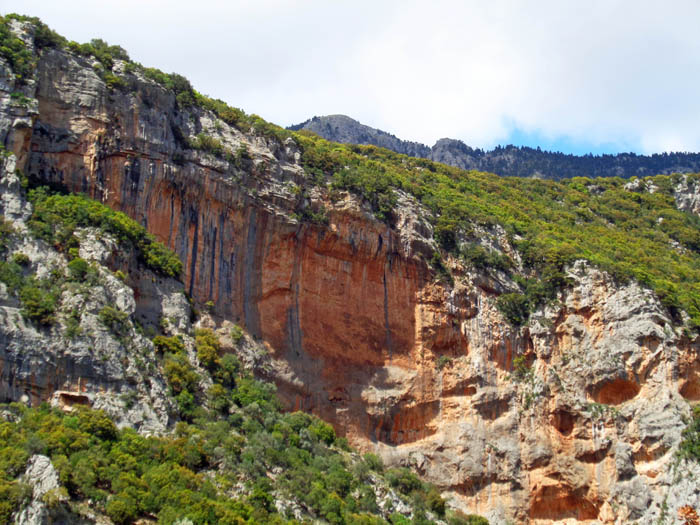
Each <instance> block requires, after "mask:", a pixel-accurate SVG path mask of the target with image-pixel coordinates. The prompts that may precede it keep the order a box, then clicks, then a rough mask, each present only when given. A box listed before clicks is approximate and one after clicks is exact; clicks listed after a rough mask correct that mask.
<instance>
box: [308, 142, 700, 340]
mask: <svg viewBox="0 0 700 525" xmlns="http://www.w3.org/2000/svg"><path fill="white" fill-rule="evenodd" d="M295 138H296V139H297V141H298V142H299V144H300V146H301V147H302V149H303V155H302V162H304V166H305V168H306V169H307V171H308V172H309V173H310V175H313V176H314V178H315V179H317V178H318V174H319V173H322V174H324V175H326V176H327V177H328V186H329V187H330V189H331V191H332V190H333V189H334V188H337V189H344V190H349V191H352V192H354V193H356V194H358V195H360V196H362V197H364V198H366V199H367V201H368V202H369V203H370V204H371V206H372V208H373V210H375V213H376V214H377V216H378V217H379V218H382V219H386V220H390V219H391V214H392V210H393V207H394V203H395V198H396V197H395V190H396V189H401V190H403V191H405V192H407V193H409V194H411V195H413V196H414V197H415V198H416V199H418V200H419V201H420V202H421V203H422V204H423V205H425V206H426V208H428V209H429V210H430V211H431V212H432V215H433V223H434V231H435V238H436V240H437V241H438V242H439V244H440V245H441V247H442V248H443V249H444V250H445V251H447V252H452V253H453V254H454V255H456V256H459V255H460V250H462V249H463V246H460V245H459V242H458V241H459V240H460V239H462V238H470V237H471V236H472V235H473V234H474V228H475V226H485V227H490V226H493V225H500V226H501V227H503V228H504V230H505V232H506V234H507V235H508V237H509V240H510V241H511V243H512V244H513V246H514V247H515V248H516V249H517V250H518V251H519V253H520V255H521V257H522V260H523V263H524V266H525V269H526V274H528V273H529V276H532V277H535V278H536V281H533V282H528V281H527V280H524V281H522V288H523V296H524V297H523V299H520V300H519V302H520V303H521V304H520V306H519V307H518V308H520V309H521V310H522V312H525V313H526V312H528V311H529V310H530V309H531V307H532V306H533V305H537V304H541V302H542V301H543V300H545V299H547V298H551V297H552V295H553V291H554V292H555V291H556V288H557V287H559V286H561V285H562V284H564V280H563V279H564V276H563V274H562V270H563V268H564V267H565V266H566V265H567V264H570V263H571V262H573V261H575V260H576V259H586V260H588V261H590V262H592V263H593V264H594V265H596V266H598V267H599V268H601V269H603V270H606V271H607V272H609V273H610V274H611V275H612V276H613V277H615V278H617V279H619V280H621V281H626V280H629V279H636V280H637V281H639V282H640V283H642V284H643V285H646V286H648V287H650V288H651V289H653V290H654V291H655V292H656V293H657V294H658V296H659V297H660V298H661V300H662V301H663V303H664V304H665V305H666V306H667V307H669V309H670V310H671V312H672V313H674V314H677V313H678V312H679V310H684V311H686V312H687V313H688V314H689V315H690V317H691V322H692V324H693V325H694V326H699V325H700V219H699V218H698V217H696V216H694V215H691V214H689V213H685V212H682V211H679V210H678V209H677V208H676V206H675V202H674V198H673V187H674V185H675V184H677V183H678V182H680V180H681V177H683V176H682V175H674V176H662V175H659V176H656V177H649V178H647V179H645V181H646V182H647V183H649V184H652V185H653V186H654V188H655V191H653V192H649V191H630V190H627V189H625V187H624V186H625V184H626V182H627V181H624V180H622V179H619V178H601V179H588V178H574V179H570V180H566V181H559V182H555V181H550V180H532V179H520V178H505V177H499V176H497V175H493V174H490V173H480V172H474V171H469V172H467V171H463V170H459V169H457V168H452V167H449V166H446V165H443V164H437V163H434V162H431V161H428V160H425V159H418V158H413V157H407V156H404V155H399V154H397V153H393V152H391V151H389V150H386V149H382V148H377V147H374V146H357V145H344V144H338V143H332V142H328V141H326V140H324V139H321V138H320V137H318V136H316V135H313V134H310V133H304V132H302V133H298V134H296V136H295ZM688 177H690V178H691V179H694V180H698V176H697V175H691V176H688ZM499 264H503V265H505V264H504V262H499ZM537 283H540V284H537ZM538 288H539V289H538ZM515 318H517V315H516V316H515ZM516 324H517V323H516Z"/></svg>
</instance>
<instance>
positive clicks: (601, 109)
mask: <svg viewBox="0 0 700 525" xmlns="http://www.w3.org/2000/svg"><path fill="white" fill-rule="evenodd" d="M0 9H1V10H2V11H3V12H9V11H13V10H17V9H21V10H22V11H23V13H25V14H30V15H36V16H39V17H41V18H42V19H43V20H44V21H45V22H46V23H48V24H49V25H50V26H52V27H54V28H55V29H56V30H58V31H59V32H61V33H62V34H64V35H65V36H67V37H68V38H72V39H75V40H80V41H85V40H88V39H90V38H93V37H102V38H104V39H105V40H108V41H109V42H110V43H116V44H120V45H122V46H123V47H124V48H126V49H127V50H128V51H129V52H130V53H131V55H132V57H133V58H135V59H136V60H139V61H141V62H143V63H144V64H146V65H152V66H156V67H159V68H161V69H163V70H166V71H177V72H180V73H183V74H185V75H186V76H187V77H188V78H190V79H191V80H192V82H193V84H194V85H195V86H196V87H197V89H199V90H200V91H203V92H206V93H208V94H210V95H212V96H216V97H219V98H222V99H224V100H226V101H227V102H229V103H231V104H232V105H236V106H240V107H242V108H243V109H244V110H246V111H249V112H255V113H259V114H260V115H262V116H263V117H265V118H267V119H269V120H272V121H273V122H276V123H278V124H281V125H287V124H291V123H295V122H299V121H301V120H304V119H306V118H308V117H310V116H313V115H321V114H328V113H346V114H348V115H350V116H353V117H355V118H357V119H359V120H361V121H363V122H365V123H367V124H369V125H373V126H376V127H380V128H382V129H386V130H387V131H390V132H393V133H394V134H396V135H398V136H400V137H402V138H406V139H411V140H420V141H422V142H425V143H428V144H432V143H433V142H434V141H435V140H436V139H438V138H440V137H443V136H451V137H455V138H461V139H463V140H464V141H465V142H467V143H468V144H471V145H474V146H482V147H485V146H492V145H494V144H496V143H499V142H503V141H505V140H507V138H508V134H509V132H510V131H511V129H512V126H517V127H518V128H519V129H521V130H524V131H526V132H529V133H537V134H539V135H540V136H544V137H551V138H553V139H556V137H558V136H566V137H569V138H570V139H572V140H574V141H576V140H578V141H581V142H583V143H587V144H602V143H612V144H619V145H620V147H623V145H624V147H628V145H630V144H637V149H639V150H640V151H645V152H650V151H661V150H667V149H683V150H694V151H698V150H700V126H698V124H697V122H698V120H700V119H699V117H700V97H697V95H696V89H697V88H696V86H697V85H698V81H699V80H700V32H698V31H697V28H696V25H697V21H698V20H700V3H698V2H697V1H695V0H675V1H669V2H665V3H663V4H662V3H661V2H656V1H648V0H637V1H613V0H605V1H603V0H593V1H589V2H574V1H562V0H558V1H553V0H551V1H550V0H542V1H538V2H532V1H525V0H522V1H516V0H513V1H507V2H506V1H502V2H497V1H493V2H482V1H471V2H463V1H440V0H436V1H433V2H430V3H427V2H423V1H417V0H405V1H398V0H388V1H385V2H376V1H375V2H370V1H366V0H362V1H353V2H350V1H337V2H328V1H327V0H326V1H323V0H302V1H297V2H292V1H283V0H257V1H252V0H250V1H231V2H229V1H211V0H201V1H200V2H179V1H165V0H145V1H140V2H136V1H134V0H125V1H121V2H113V3H105V4H103V5H99V6H98V5H97V3H96V2H93V1H90V2H88V1H86V0H64V1H62V2H46V1H38V0H25V1H24V2H23V3H22V4H21V5H18V4H17V3H16V2H10V1H9V0H0Z"/></svg>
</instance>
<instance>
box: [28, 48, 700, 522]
mask: <svg viewBox="0 0 700 525" xmlns="http://www.w3.org/2000/svg"><path fill="white" fill-rule="evenodd" d="M51 53H53V52H51ZM49 59H50V62H49V61H48V60H49ZM38 78H39V81H38V90H37V98H38V100H39V115H38V117H37V118H36V121H35V125H34V128H33V132H32V135H31V140H30V141H27V140H25V141H18V142H17V144H18V145H17V148H18V149H19V150H21V151H18V154H19V158H23V159H26V161H25V171H26V172H27V173H28V174H30V175H31V176H34V177H37V178H38V179H40V180H43V181H45V182H51V183H60V184H62V185H64V186H66V187H67V188H69V189H70V190H71V191H75V192H84V193H86V194H88V195H90V196H92V197H93V198H96V199H98V200H100V201H102V202H104V203H106V204H108V205H109V206H111V207H112V208H114V209H117V210H121V211H124V212H125V213H127V214H128V215H130V216H131V217H133V218H135V219H136V220H138V221H140V222H141V223H142V224H144V225H145V226H146V227H147V228H148V230H149V231H150V232H152V233H153V234H154V235H155V236H156V237H157V238H158V239H159V240H161V241H163V242H164V243H165V244H166V245H168V246H169V247H170V248H172V249H173V250H174V251H175V252H176V253H177V254H178V255H179V256H180V258H181V259H182V261H183V262H184V265H185V273H184V276H183V277H184V282H185V286H186V289H187V290H188V291H189V293H190V294H191V295H192V296H193V297H194V298H195V300H196V301H198V302H199V303H200V304H203V303H205V302H208V301H213V303H214V304H215V311H216V314H217V315H218V316H219V317H221V318H224V319H228V320H230V321H232V322H235V323H240V324H241V325H243V326H245V328H246V329H247V331H248V332H250V333H251V334H252V335H253V336H254V337H256V338H258V339H261V340H263V341H265V342H266V343H268V345H269V348H270V350H271V353H272V360H271V367H270V370H269V374H270V377H271V378H273V379H274V380H275V381H276V382H277V384H278V386H279V391H280V394H281V396H282V398H283V399H284V400H285V401H286V402H287V404H288V407H289V408H290V409H303V410H309V411H314V412H315V413H317V414H319V415H320V416H322V417H323V418H325V419H327V420H328V421H330V422H332V423H333V424H334V426H335V427H336V430H337V431H338V432H339V433H340V434H343V435H346V436H348V438H349V439H350V440H351V442H352V443H353V444H355V445H356V446H358V447H360V448H361V449H363V450H373V451H375V452H377V453H379V454H381V455H382V456H383V457H384V458H385V459H386V460H387V461H388V462H390V463H394V464H407V465H411V466H413V467H415V468H416V469H418V470H419V471H420V472H421V473H422V474H423V475H424V476H425V477H426V478H428V479H429V480H431V481H433V482H435V483H437V484H438V485H439V486H440V487H442V488H443V489H445V491H447V492H446V493H449V494H451V495H452V496H453V503H454V504H455V505H456V506H459V507H462V508H463V509H464V510H466V511H470V512H479V513H482V514H487V515H488V516H490V517H491V518H493V519H494V520H495V521H496V522H498V521H499V520H505V519H514V520H516V521H517V522H521V523H525V522H532V523H560V522H587V521H594V520H598V521H602V522H606V523H613V522H616V521H618V522H619V521H620V520H622V521H626V520H635V519H640V518H641V517H642V516H647V515H652V514H653V513H654V512H656V513H657V515H658V512H660V510H659V509H660V508H661V502H662V501H663V498H664V494H665V491H667V489H668V486H669V485H670V482H669V481H668V480H667V479H666V478H664V476H663V475H659V472H665V468H666V466H667V465H668V463H669V462H670V461H671V459H672V452H673V450H674V447H675V446H676V445H677V443H678V441H679V437H680V430H681V429H682V424H681V420H682V416H683V415H685V414H687V413H688V409H687V406H686V404H685V401H684V398H686V399H689V400H697V399H698V398H700V394H699V392H700V387H699V386H698V385H699V383H698V377H699V376H700V368H699V367H698V366H697V353H694V352H697V350H694V349H695V348H696V346H695V345H694V344H693V343H691V342H689V341H687V340H683V339H682V338H681V337H680V336H679V335H678V334H677V333H676V331H675V327H674V326H673V324H672V322H671V321H670V319H668V316H667V314H666V313H665V311H664V310H663V308H662V307H661V306H660V303H659V302H658V300H656V298H654V297H653V296H651V295H650V294H649V293H648V292H647V291H645V290H643V289H641V288H640V287H638V286H636V285H627V286H625V287H621V286H617V285H616V284H615V283H613V282H612V280H610V279H609V278H608V277H607V276H605V275H604V274H601V273H600V272H596V271H595V270H593V269H591V268H589V267H587V266H586V265H579V266H577V267H575V268H573V269H572V270H571V278H572V279H573V280H574V282H575V285H574V286H572V289H571V290H569V291H567V292H566V293H564V294H562V297H561V298H560V302H559V304H558V305H556V306H551V307H547V308H546V309H543V310H542V311H540V312H538V313H537V316H536V318H535V319H533V321H532V322H531V323H530V324H529V325H528V326H527V327H524V328H523V329H521V330H516V329H513V328H512V327H510V326H509V325H508V324H507V323H506V322H505V321H504V319H503V317H502V316H501V315H500V314H499V313H498V311H497V309H496V308H495V300H494V299H495V297H496V293H495V291H496V290H497V289H499V287H502V286H503V285H502V284H499V283H497V282H495V281H497V279H495V278H493V277H492V276H487V275H478V274H475V273H474V272H471V273H470V272H468V271H466V270H464V269H459V268H455V275H456V281H455V284H454V285H447V284H444V283H439V282H437V281H436V280H435V277H434V275H433V272H432V270H431V269H430V268H429V267H428V265H427V264H426V262H425V257H424V256H422V255H421V254H420V253H419V252H420V250H419V249H417V248H415V247H416V246H419V245H420V243H424V244H425V243H428V244H429V243H430V242H432V241H431V240H430V239H427V238H425V239H424V238H421V235H420V234H419V233H417V231H418V230H415V231H414V230H411V226H410V224H412V222H411V221H412V220H413V219H415V217H413V219H411V217H412V216H413V215H415V216H417V215H419V214H420V211H419V210H418V208H417V205H415V204H411V203H410V202H409V203H407V204H406V205H405V206H404V207H403V209H402V212H401V216H402V217H403V218H402V219H401V221H399V224H398V225H397V226H396V227H394V228H391V227H389V226H387V225H386V224H384V223H381V222H379V221H377V220H375V219H374V218H373V217H372V216H371V214H370V213H368V212H367V211H365V210H364V209H363V208H362V205H361V203H358V202H357V201H356V200H354V199H353V198H351V197H349V196H347V197H346V198H344V199H342V200H341V201H339V202H336V203H331V202H328V201H326V202H325V205H326V206H327V208H328V209H329V210H330V212H329V223H328V225H315V224H311V223H304V222H300V221H299V220H297V218H296V217H295V215H294V214H295V212H296V210H297V207H298V205H299V198H298V197H297V194H296V193H295V192H294V191H293V190H294V187H295V186H296V185H299V184H302V183H303V179H304V174H303V170H302V169H301V167H300V165H299V162H298V151H297V150H296V147H295V146H294V145H293V144H284V145H281V146H280V145H279V144H277V143H274V142H271V141H267V140H265V139H262V138H260V137H255V136H253V135H250V134H243V133H241V132H240V131H238V130H235V129H233V128H229V127H228V126H225V129H224V131H217V125H215V124H214V121H213V117H212V116H211V115H208V114H206V113H204V112H202V111H199V110H197V111H194V112H193V113H188V112H187V111H183V112H178V111H177V110H176V107H175V105H174V100H173V97H172V96H171V95H170V94H168V93H167V92H165V91H164V90H162V89H161V88H159V87H158V86H155V85H154V84H152V83H149V82H146V81H144V82H142V83H141V85H140V86H139V89H138V90H137V91H136V93H135V94H133V93H131V94H125V93H120V92H110V91H108V90H107V89H106V87H105V86H104V85H103V84H101V81H99V80H98V79H97V78H96V76H95V74H94V73H93V71H92V70H91V69H90V68H85V67H84V65H82V64H80V63H79V62H77V61H76V59H73V58H70V57H68V56H66V55H62V54H60V53H55V54H54V56H49V57H48V58H46V59H45V60H43V61H42V62H41V63H40V69H39V75H38ZM220 125H221V124H219V126H220ZM176 129H179V130H180V133H184V134H186V135H187V134H189V135H194V134H196V133H197V132H199V131H200V130H204V131H206V132H207V133H211V134H218V135H217V136H218V137H219V138H220V139H221V141H222V142H223V143H225V145H226V146H227V147H230V148H231V149H232V150H235V149H236V148H237V147H238V146H239V145H241V144H245V145H247V147H248V148H249V150H250V151H251V155H252V160H250V161H248V163H247V165H246V166H245V167H244V168H240V167H239V168H234V167H232V166H231V165H230V164H229V163H227V162H225V161H223V160H219V159H216V158H214V157H212V156H210V155H208V154H206V153H203V152H198V151H192V150H183V149H182V148H180V147H179V146H178V144H177V139H176V135H177V133H176V132H175V131H174V130H176ZM323 199H324V197H323V195H312V197H311V200H312V201H314V202H319V201H320V200H323ZM412 206H413V208H412ZM504 242H505V241H504ZM428 244H426V246H428ZM429 249H430V248H429V247H428V248H426V250H428V251H429ZM516 356H524V357H525V361H524V363H525V369H524V370H519V371H515V370H513V359H514V357H516ZM679 356H680V357H679ZM669 429H671V430H669ZM630 494H634V495H635V496H634V498H632V497H630V496H629V495H630ZM635 498H636V499H635ZM681 503H682V502H681V501H679V502H678V505H680V504H681ZM655 509H656V510H655ZM649 513H652V514H649Z"/></svg>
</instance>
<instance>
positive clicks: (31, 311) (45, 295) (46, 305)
mask: <svg viewBox="0 0 700 525" xmlns="http://www.w3.org/2000/svg"><path fill="white" fill-rule="evenodd" d="M19 299H20V301H21V302H22V315H24V316H25V317H27V318H28V319H31V320H32V321H35V322H36V323H38V324H40V325H48V324H51V323H52V322H53V321H54V314H55V312H56V307H57V305H58V299H59V295H58V291H57V289H56V287H54V286H52V284H51V282H50V281H47V280H39V279H34V278H31V279H27V280H26V281H25V283H24V284H23V285H22V287H21V288H20V289H19Z"/></svg>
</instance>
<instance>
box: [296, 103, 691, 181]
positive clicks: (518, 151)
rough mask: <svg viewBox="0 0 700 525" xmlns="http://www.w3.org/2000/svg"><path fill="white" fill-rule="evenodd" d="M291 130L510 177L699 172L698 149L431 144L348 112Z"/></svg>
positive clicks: (446, 141) (447, 140)
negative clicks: (601, 151) (581, 151)
mask: <svg viewBox="0 0 700 525" xmlns="http://www.w3.org/2000/svg"><path fill="white" fill-rule="evenodd" d="M288 129H290V130H293V131H300V130H308V131H312V132H314V133H316V134H317V135H320V136H321V137H323V138H325V139H326V140H332V141H334V142H342V143H344V144H369V145H374V146H379V147H381V148H386V149H390V150H392V151H395V152H397V153H402V154H404V155H409V156H411V157H420V158H425V159H430V160H433V161H435V162H441V163H443V164H448V165H450V166H455V167H457V168H462V169H466V170H479V171H488V172H492V173H496V174H498V175H502V176H510V177H535V178H545V179H557V180H558V179H565V178H571V177H623V178H630V177H634V176H637V177H646V176H649V175H659V174H664V175H668V174H671V173H695V172H697V171H700V154H698V153H680V152H676V153H655V154H653V155H637V154H635V153H618V154H616V155H590V154H589V155H570V154H565V153H560V152H552V151H542V150H541V149H539V148H536V149H535V148H530V147H527V146H513V145H508V146H497V147H496V148H494V149H493V150H490V151H485V150H482V149H479V148H472V147H470V146H468V145H466V144H465V143H464V142H462V141H461V140H456V139H450V138H442V139H440V140H438V141H437V142H436V143H435V145H434V146H433V147H432V148H430V147H429V146H426V145H425V144H421V143H419V142H410V141H406V140H401V139H399V138H398V137H396V136H394V135H392V134H391V133H387V132H386V131H382V130H380V129H375V128H372V127H370V126H366V125H364V124H362V123H360V122H358V121H357V120H354V119H352V118H350V117H348V116H345V115H328V116H325V117H313V118H311V119H309V120H307V121H305V122H302V123H301V124H296V125H294V126H289V128H288Z"/></svg>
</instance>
